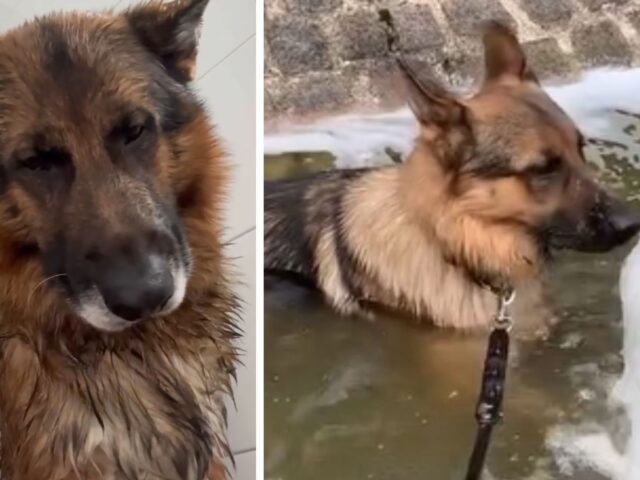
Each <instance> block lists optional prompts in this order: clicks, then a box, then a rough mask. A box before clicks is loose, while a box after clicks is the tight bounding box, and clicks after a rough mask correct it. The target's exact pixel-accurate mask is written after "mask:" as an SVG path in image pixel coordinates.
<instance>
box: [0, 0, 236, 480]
mask: <svg viewBox="0 0 640 480" xmlns="http://www.w3.org/2000/svg"><path fill="white" fill-rule="evenodd" d="M206 3H207V2H206V1H202V0H180V1H178V2H173V3H169V4H168V3H162V2H157V1H156V2H147V3H146V4H145V5H143V6H140V7H135V8H134V9H132V10H131V11H129V12H127V13H126V14H111V13H105V14H101V15H83V14H67V15H58V16H53V17H50V18H48V19H46V20H45V21H44V24H42V23H38V24H34V23H30V24H27V25H25V26H23V27H21V28H19V29H17V30H15V31H12V32H10V33H8V34H7V35H5V36H4V37H1V38H0V65H1V66H2V68H3V72H2V73H3V75H5V74H6V71H5V70H4V69H9V70H7V71H8V72H9V74H10V75H13V76H14V77H15V78H14V80H12V82H15V83H14V84H15V85H18V86H19V88H23V89H25V91H24V92H22V93H17V92H16V91H15V90H12V89H11V88H5V84H4V83H3V88H0V104H1V106H2V107H3V108H8V109H9V110H10V111H12V112H14V113H15V112H19V113H18V114H15V115H14V116H13V117H11V118H7V117H4V116H3V117H2V120H1V121H0V130H1V131H2V132H1V133H2V135H0V136H1V137H2V146H3V148H4V149H5V152H6V150H7V148H8V147H7V145H9V144H10V143H11V142H13V141H14V140H15V139H14V138H13V137H12V135H13V133H12V132H14V133H15V132H18V131H20V130H21V129H22V130H28V129H29V128H30V125H31V124H32V121H33V120H34V119H37V118H42V117H43V116H44V118H47V117H46V116H47V115H51V117H50V118H49V119H48V120H49V121H51V122H52V123H54V124H56V125H57V127H56V128H59V130H60V131H62V132H65V133H63V134H62V135H63V136H64V138H65V139H68V138H74V139H75V141H76V144H75V145H79V146H78V148H82V145H83V144H82V142H83V140H86V139H90V138H92V137H91V135H93V134H95V132H92V131H91V130H85V131H82V128H83V124H79V123H75V122H74V121H73V119H71V120H70V119H69V117H67V114H69V115H71V114H70V113H68V112H72V111H75V112H76V113H77V110H73V108H74V107H77V105H72V104H65V103H64V99H63V97H56V96H47V95H44V94H43V95H42V96H41V97H39V98H36V97H34V96H33V95H34V93H37V92H40V93H42V90H38V89H39V88H46V87H43V86H44V85H47V84H46V81H47V80H46V73H43V72H42V69H41V67H40V64H41V62H42V61H43V60H42V59H40V58H39V57H38V56H39V54H40V51H39V50H38V48H39V47H38V41H39V40H38V38H39V35H40V32H41V31H43V30H41V29H43V28H44V27H43V25H45V26H46V28H55V29H56V32H57V31H60V32H62V33H61V34H60V35H61V36H62V37H63V38H64V39H65V42H67V45H72V46H73V47H71V48H76V50H75V51H74V52H73V55H76V56H77V57H79V58H85V59H88V60H87V61H88V62H92V61H95V63H96V68H104V69H107V70H108V69H112V70H111V73H110V74H109V75H108V76H107V75H105V77H106V78H108V79H109V80H110V81H111V82H112V83H110V84H105V85H104V86H103V88H104V89H107V91H108V92H115V93H113V95H114V96H116V97H117V98H118V99H121V100H122V99H125V101H131V102H135V101H142V102H147V104H148V103H149V101H150V100H149V98H146V97H145V94H144V93H143V90H144V86H145V83H146V82H147V81H148V80H147V79H145V78H144V76H141V75H140V72H139V71H138V74H136V70H135V69H134V70H128V63H130V62H131V61H132V60H134V59H135V58H136V57H135V55H142V53H141V52H142V50H141V48H142V47H140V46H139V44H137V43H136V41H135V40H134V39H133V37H132V36H131V33H130V32H131V29H132V28H133V27H132V25H138V24H141V25H142V27H140V28H146V24H145V23H144V22H152V23H153V22H156V21H157V22H159V23H160V24H161V25H165V26H166V25H168V24H170V23H171V19H172V18H173V17H176V16H178V15H180V14H182V12H183V11H185V10H186V9H196V8H197V9H199V10H198V12H200V13H201V11H202V10H204V5H206ZM136 22H137V23H136ZM163 22H165V23H163ZM194 23H195V21H194ZM146 33H148V34H149V36H150V37H152V35H153V34H154V31H153V30H150V31H149V32H146ZM155 33H156V34H158V35H160V36H161V37H162V36H163V35H166V34H167V31H166V29H165V31H163V32H160V33H158V32H155ZM101 35H103V36H104V38H110V36H119V37H118V38H120V39H121V40H122V41H124V42H129V44H130V48H131V49H132V50H131V51H132V52H133V53H132V54H131V55H132V56H131V57H130V58H127V57H124V56H123V57H121V58H120V60H118V55H120V54H121V53H122V51H112V50H109V48H108V43H105V44H103V43H99V42H100V36H101ZM162 40H164V37H162ZM154 41H155V40H154V39H153V38H151V39H150V38H146V40H145V42H146V45H147V46H149V48H151V46H154V43H153V42H154ZM73 42H76V43H73ZM92 42H93V43H92ZM125 44H126V43H125ZM120 45H121V46H122V45H124V44H120ZM150 45H151V46H150ZM101 47H105V50H104V51H102V52H101V51H100V48H101ZM123 48H124V47H123ZM195 52H196V50H195V45H193V46H192V49H191V50H188V51H184V52H182V53H183V55H182V56H181V57H179V58H176V59H175V60H176V61H177V63H176V65H174V66H173V67H174V70H173V75H175V76H176V78H178V80H179V81H180V82H182V81H187V82H188V81H189V80H192V79H193V75H194V71H195V70H194V68H195ZM105 55H106V56H105ZM107 57H109V58H107ZM141 58H142V57H141ZM92 59H93V60H92ZM119 61H120V63H118V62H119ZM101 62H104V64H102V63H101ZM12 65H13V67H12ZM11 68H13V70H11ZM113 69H115V70H113ZM119 69H121V70H119ZM103 79H104V78H103ZM79 81H80V80H79ZM81 81H84V79H82V80H81ZM39 82H42V83H39ZM9 84H10V83H7V85H9ZM73 93H74V92H69V97H70V98H71V97H72V96H73V95H72V94H73ZM52 94H53V95H56V92H52ZM109 95H110V94H109V93H105V99H104V100H102V103H100V102H101V99H100V98H94V100H95V101H96V105H95V106H94V107H92V108H90V115H91V117H89V118H87V124H88V125H92V123H90V122H92V121H93V118H98V119H101V118H102V117H101V115H102V116H103V117H104V118H105V119H106V118H108V116H109V114H110V113H109V107H110V106H111V105H110V103H109ZM141 95H142V98H141ZM30 99H31V100H30ZM39 102H40V103H41V104H42V106H41V105H39ZM67 107H69V109H68V110H67ZM149 108H152V106H151V105H149ZM18 109H19V110H18ZM85 125H86V124H85ZM65 129H66V130H65ZM100 154H101V152H100V151H96V152H95V154H90V155H85V156H83V157H81V156H78V157H77V158H78V159H82V158H84V159H85V160H88V161H91V162H93V164H89V165H88V166H87V167H86V168H88V169H92V168H93V169H94V173H93V175H92V176H91V174H90V175H89V177H87V178H91V180H90V181H91V182H95V183H92V184H90V185H85V187H86V188H87V190H86V191H87V192H89V193H90V192H91V190H93V189H94V188H95V187H100V186H101V183H100V182H101V181H102V182H104V181H105V178H109V177H108V175H106V176H105V175H102V173H101V170H99V168H107V167H106V166H105V165H106V164H101V163H99V161H98V158H100V157H99V155H100ZM74 159H75V157H74ZM155 162H156V165H157V168H156V169H155V170H154V177H155V179H154V181H156V182H157V183H158V184H159V185H160V187H159V189H160V191H161V192H162V194H163V195H165V196H166V198H168V199H175V202H176V205H177V211H178V216H179V220H180V223H181V225H182V228H183V230H184V233H185V236H186V243H187V244H188V246H189V249H190V251H191V257H192V262H193V269H192V272H191V275H190V278H189V282H188V285H187V292H186V296H185V299H184V301H183V302H182V304H181V306H180V307H179V308H178V309H177V310H175V311H174V312H173V313H171V314H169V315H166V316H164V317H161V318H153V319H150V320H149V321H143V322H141V323H140V324H138V325H136V326H134V327H131V328H129V329H127V330H125V331H122V332H119V333H117V334H109V333H104V332H101V331H98V330H96V329H95V328H93V327H91V326H89V325H88V324H86V323H85V322H84V321H83V320H81V319H80V318H78V316H77V315H76V314H75V313H74V312H73V310H72V309H70V307H69V305H68V304H67V302H66V301H65V298H64V295H63V294H62V292H61V291H60V289H59V288H56V287H55V286H54V285H53V284H52V282H51V281H50V280H51V279H49V278H46V276H45V273H44V270H43V267H42V264H41V262H40V257H39V255H40V248H41V246H42V245H45V244H46V243H47V241H48V236H49V237H50V236H51V232H50V231H48V230H47V226H46V219H47V216H51V215H55V214H56V212H52V211H51V210H50V209H49V210H47V209H45V210H44V211H43V208H42V206H40V205H39V204H38V203H37V202H36V201H34V200H33V198H31V197H30V195H29V193H28V192H27V191H25V190H23V189H22V187H21V184H19V183H14V182H11V181H9V182H8V185H7V186H6V188H4V190H3V192H2V195H1V196H0V273H1V274H2V277H3V279H4V280H3V281H2V282H1V283H0V359H1V361H0V385H1V387H0V432H1V442H2V461H1V463H0V465H1V469H2V475H3V476H2V478H3V480H45V479H46V480H71V479H83V480H93V479H95V480H98V479H100V480H103V479H104V480H125V479H131V480H133V479H136V480H143V479H152V478H153V479H155V478H162V479H171V480H204V479H205V478H207V479H211V480H214V479H215V480H219V479H222V478H224V477H225V476H226V475H225V469H224V467H223V466H222V464H223V462H225V461H226V460H225V459H226V458H227V456H228V454H229V449H228V447H227V441H226V435H225V426H226V414H225V407H224V399H225V397H226V396H227V395H229V394H230V393H231V390H232V378H233V376H234V374H235V373H234V372H235V363H236V359H237V353H236V349H235V347H234V346H233V341H234V339H235V338H236V337H237V336H238V331H237V328H236V326H235V325H236V321H237V318H236V315H237V311H238V310H237V307H238V303H237V301H236V299H235V297H234V295H233V293H232V288H231V287H232V285H231V280H230V274H229V268H230V267H229V265H227V262H226V260H225V256H224V252H223V245H222V239H221V238H222V228H223V227H222V220H221V216H222V215H221V213H222V208H223V206H224V200H225V186H226V182H227V176H228V167H227V165H226V163H225V161H224V153H223V151H222V149H221V147H220V142H219V140H218V138H217V136H216V135H215V133H214V132H213V130H212V127H211V123H210V121H209V119H208V116H207V114H206V112H205V111H204V109H202V108H201V107H200V106H197V108H195V110H194V111H193V112H192V113H191V115H190V117H189V119H188V121H186V123H185V124H184V125H182V126H181V127H180V128H177V129H176V130H175V131H172V132H171V133H170V134H168V133H167V134H163V135H161V138H160V140H159V146H158V149H157V153H156V159H155ZM81 168H84V167H81V166H79V165H76V171H77V172H78V173H77V174H76V182H78V181H79V180H78V179H79V178H84V177H81V172H82V170H81ZM104 172H106V173H109V172H107V170H104ZM117 187H118V188H119V189H120V190H118V192H119V193H117V194H115V195H118V197H110V198H104V199H103V200H104V201H102V202H98V203H97V204H90V205H89V204H87V203H83V202H82V201H81V199H80V198H78V199H76V201H77V203H75V204H68V205H66V206H65V208H68V209H70V210H72V211H73V213H72V214H71V217H70V218H71V219H72V220H71V224H70V225H69V229H77V230H78V231H80V232H82V230H83V229H85V230H86V228H87V224H83V223H82V221H83V219H90V218H91V217H92V216H97V217H99V218H101V219H103V220H104V219H107V220H105V221H108V222H113V225H114V228H116V226H117V225H118V224H119V223H118V221H119V219H120V218H121V215H122V214H123V213H126V212H122V211H119V210H118V209H117V208H118V205H119V204H118V203H117V200H118V198H120V196H123V195H124V196H126V195H127V193H126V192H129V194H130V195H134V196H135V195H137V194H138V191H139V188H140V187H139V186H137V185H135V184H134V183H131V184H126V183H125V184H120V185H118V186H117ZM78 188H80V187H78ZM127 189H128V190H127ZM91 208H93V210H91ZM84 233H85V234H86V233H87V232H86V231H85V232H84Z"/></svg>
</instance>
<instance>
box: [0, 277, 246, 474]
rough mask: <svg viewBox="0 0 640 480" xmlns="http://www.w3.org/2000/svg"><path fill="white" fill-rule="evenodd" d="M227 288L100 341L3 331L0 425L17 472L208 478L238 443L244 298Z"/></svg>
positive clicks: (8, 459) (8, 458) (9, 459)
mask: <svg viewBox="0 0 640 480" xmlns="http://www.w3.org/2000/svg"><path fill="white" fill-rule="evenodd" d="M224 291H225V289H224V287H222V288H221V289H220V290H216V291H214V290H213V289H212V291H211V294H210V295H209V296H207V297H206V298H204V299H203V300H202V301H199V302H196V303H194V302H189V303H188V304H186V305H183V307H181V308H180V309H179V310H178V311H176V312H175V313H174V314H172V315H170V316H169V317H167V318H160V319H154V320H152V322H154V324H153V325H151V324H149V326H148V327H144V326H142V327H141V328H139V329H131V331H127V332H123V333H121V334H118V335H114V336H107V335H104V336H98V337H102V342H100V341H98V339H97V338H96V339H95V342H96V343H95V344H94V348H95V350H94V351H93V352H89V351H86V349H85V351H83V352H78V351H75V352H74V351H69V348H68V345H66V344H65V342H64V339H59V340H60V343H58V344H57V345H56V344H55V343H51V342H47V346H45V347H44V348H45V350H43V351H36V350H35V349H34V345H35V344H38V343H42V341H43V340H42V339H41V340H37V339H31V340H30V342H29V343H26V342H25V341H24V339H22V338H20V337H13V338H11V339H9V340H5V341H4V342H3V343H2V344H1V347H0V353H1V355H2V365H0V381H2V382H3V385H7V386H10V388H9V391H7V390H4V391H5V394H6V395H7V396H4V395H2V393H0V411H1V412H2V416H3V419H2V422H1V423H0V427H1V428H2V435H3V437H4V438H3V443H4V445H3V447H4V448H3V449H2V454H3V455H2V456H3V459H4V460H5V461H6V462H7V463H6V465H7V466H8V467H9V469H11V468H13V469H14V470H15V471H13V472H12V471H10V470H9V469H7V468H4V469H3V470H5V472H6V474H9V475H12V476H10V477H9V479H10V480H13V478H16V479H17V478H23V476H24V478H29V479H31V478H34V479H35V478H50V479H54V480H57V479H58V478H60V479H62V478H67V477H66V475H73V474H74V472H76V473H75V474H76V475H78V473H77V472H79V478H93V476H94V475H98V473H97V472H101V474H104V475H105V476H104V478H106V479H110V478H114V479H116V478H121V477H123V476H124V477H126V478H139V479H145V480H146V479H147V478H156V477H155V476H154V475H157V476H160V477H162V478H167V479H172V480H173V479H175V480H178V479H180V480H183V479H185V480H186V479H188V480H202V479H204V478H205V475H206V472H207V471H208V469H209V468H210V465H211V462H212V461H214V460H215V458H223V457H226V456H227V454H228V448H227V446H226V445H227V443H226V438H225V433H224V430H225V428H224V426H225V423H226V420H225V413H224V411H225V410H224V398H225V396H227V395H230V394H231V390H232V386H231V378H230V376H231V375H233V371H234V365H235V361H236V357H237V354H236V350H235V347H234V346H233V344H232V342H233V340H234V339H235V338H237V336H238V331H237V330H236V328H235V327H234V325H235V323H236V320H237V319H236V312H237V301H236V300H235V298H234V297H233V296H232V295H230V294H226V293H223V292H224ZM125 336H126V338H125ZM18 380H19V381H18ZM34 459H39V460H38V461H35V462H34ZM20 475H22V476H20ZM110 475H111V476H110ZM99 478H103V477H99Z"/></svg>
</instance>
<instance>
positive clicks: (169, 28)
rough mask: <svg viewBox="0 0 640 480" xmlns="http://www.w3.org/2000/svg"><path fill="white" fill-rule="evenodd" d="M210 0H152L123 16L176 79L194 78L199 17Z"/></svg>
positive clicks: (200, 19)
mask: <svg viewBox="0 0 640 480" xmlns="http://www.w3.org/2000/svg"><path fill="white" fill-rule="evenodd" d="M208 3H209V0H174V1H172V2H163V1H161V0H151V1H148V2H147V3H143V4H142V5H140V6H138V7H133V8H131V9H130V10H128V11H127V12H126V13H125V16H126V18H127V20H128V22H129V25H131V28H132V29H133V31H134V32H135V33H136V35H137V36H138V38H139V39H140V41H141V42H142V44H143V45H144V46H145V47H147V48H148V49H149V50H150V51H151V52H153V53H154V54H155V55H157V56H158V57H159V58H160V60H161V61H162V63H163V64H164V66H165V68H166V69H167V70H168V71H169V73H171V74H172V75H173V76H174V77H176V78H177V79H178V80H180V81H183V82H188V81H191V80H193V79H194V76H195V63H196V54H197V51H198V39H199V36H200V28H201V25H202V17H203V15H204V11H205V9H206V7H207V4H208Z"/></svg>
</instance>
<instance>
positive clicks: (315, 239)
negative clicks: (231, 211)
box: [264, 169, 370, 284]
mask: <svg viewBox="0 0 640 480" xmlns="http://www.w3.org/2000/svg"><path fill="white" fill-rule="evenodd" d="M368 171H370V169H357V170H336V171H331V172H324V173H320V174H315V175H310V176H308V177H303V178H298V179H292V180H281V181H273V182H266V183H265V199H264V268H265V270H266V271H267V272H272V273H278V274H281V275H293V276H296V277H298V278H299V279H301V280H303V281H307V282H311V283H313V284H316V275H317V273H316V272H317V267H316V265H317V260H316V256H317V253H316V252H317V248H318V243H319V239H320V236H321V234H322V232H332V234H333V235H336V236H339V234H340V231H341V217H342V200H343V198H344V194H345V193H346V192H347V191H348V189H349V186H350V185H351V184H352V183H353V181H354V180H355V179H357V178H359V177H361V176H362V175H364V174H365V173H367V172H368Z"/></svg>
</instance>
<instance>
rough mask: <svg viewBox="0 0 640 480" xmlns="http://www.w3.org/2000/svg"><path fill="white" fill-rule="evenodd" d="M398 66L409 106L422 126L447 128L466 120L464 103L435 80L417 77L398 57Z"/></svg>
mask: <svg viewBox="0 0 640 480" xmlns="http://www.w3.org/2000/svg"><path fill="white" fill-rule="evenodd" d="M398 66H399V67H400V72H401V73H402V78H403V80H404V84H405V87H406V91H407V102H408V103H409V107H410V108H411V111H412V112H413V114H414V115H415V116H416V118H417V119H418V121H419V122H420V123H421V124H422V125H423V126H425V127H437V128H438V129H440V130H447V129H449V128H452V127H453V128H455V126H456V125H459V124H461V123H464V122H466V113H465V110H466V109H465V107H464V105H462V104H461V103H459V102H458V101H457V100H456V99H455V98H454V97H453V96H452V95H451V94H450V93H449V92H447V91H446V90H445V89H443V88H442V87H441V86H439V85H437V84H436V83H435V82H432V81H428V80H426V79H418V77H417V75H416V73H415V72H414V71H413V70H412V69H411V67H410V66H409V65H407V63H406V62H405V61H404V60H401V59H398Z"/></svg>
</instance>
